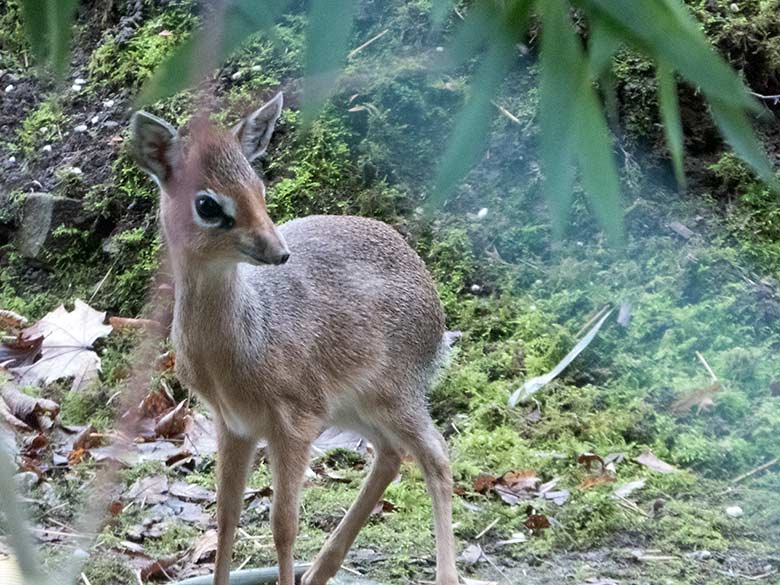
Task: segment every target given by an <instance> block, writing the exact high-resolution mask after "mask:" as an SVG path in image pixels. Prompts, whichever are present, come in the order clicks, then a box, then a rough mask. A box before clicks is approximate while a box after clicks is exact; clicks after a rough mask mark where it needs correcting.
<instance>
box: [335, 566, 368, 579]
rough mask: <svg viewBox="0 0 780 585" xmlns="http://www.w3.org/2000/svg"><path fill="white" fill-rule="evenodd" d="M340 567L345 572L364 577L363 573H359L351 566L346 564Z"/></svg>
mask: <svg viewBox="0 0 780 585" xmlns="http://www.w3.org/2000/svg"><path fill="white" fill-rule="evenodd" d="M341 568H342V570H344V571H346V572H347V573H352V574H353V575H355V576H356V577H364V575H363V573H361V572H360V571H356V570H355V569H353V568H352V567H348V566H346V565H341Z"/></svg>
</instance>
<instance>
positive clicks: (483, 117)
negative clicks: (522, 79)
mask: <svg viewBox="0 0 780 585" xmlns="http://www.w3.org/2000/svg"><path fill="white" fill-rule="evenodd" d="M513 55H514V43H513V42H507V40H506V39H502V40H501V42H499V41H496V42H495V43H494V44H493V45H492V46H491V47H490V49H489V50H488V53H487V55H486V56H485V59H484V61H483V62H482V64H481V65H480V67H479V69H478V71H477V74H476V75H475V77H474V79H473V80H472V84H471V92H472V93H471V96H470V97H469V99H468V101H467V102H466V105H465V106H464V107H463V109H462V110H461V111H460V113H459V114H458V117H457V119H456V121H455V128H454V130H453V132H452V135H451V136H450V139H449V141H448V142H447V148H446V150H445V151H444V156H443V157H442V160H441V162H440V163H439V168H438V171H437V174H436V179H435V180H434V187H433V192H432V195H431V197H430V198H429V199H428V205H429V207H430V206H437V205H440V204H441V203H442V201H443V199H444V197H446V196H447V194H449V193H450V191H452V189H454V188H455V186H456V185H457V184H458V183H460V181H461V180H462V179H463V178H464V177H465V176H466V175H467V174H468V172H469V171H470V170H471V167H473V166H474V164H476V163H477V162H478V161H479V158H480V155H481V154H482V152H483V151H484V148H485V140H486V137H487V134H488V131H489V130H490V123H491V120H492V119H493V113H494V108H493V105H492V104H491V103H490V102H491V100H492V99H493V98H494V97H495V94H496V92H497V91H498V88H499V86H500V85H501V82H502V81H503V80H504V77H506V74H507V73H508V71H509V67H510V65H511V63H512V57H513Z"/></svg>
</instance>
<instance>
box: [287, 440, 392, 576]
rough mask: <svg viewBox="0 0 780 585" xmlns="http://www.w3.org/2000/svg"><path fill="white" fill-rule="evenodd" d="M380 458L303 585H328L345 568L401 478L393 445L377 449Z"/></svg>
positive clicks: (307, 572)
mask: <svg viewBox="0 0 780 585" xmlns="http://www.w3.org/2000/svg"><path fill="white" fill-rule="evenodd" d="M374 447H375V448H376V450H377V451H376V457H375V458H374V463H373V465H372V466H371V471H370V472H369V474H368V477H367V478H366V480H365V482H364V483H363V487H362V488H361V490H360V494H358V497H357V499H356V500H355V502H354V503H353V504H352V506H351V507H350V508H349V511H348V512H347V514H346V516H344V518H342V520H341V522H340V523H339V525H338V527H337V528H336V530H335V531H334V532H333V534H331V535H330V537H329V538H328V540H327V542H326V543H325V545H324V546H323V547H322V550H320V552H319V554H318V555H317V558H316V559H315V560H314V564H313V565H312V566H311V568H309V570H308V571H306V573H305V574H304V576H303V579H302V581H301V584H302V585H325V583H327V582H328V579H330V578H331V577H333V576H334V575H335V574H336V573H337V572H338V570H339V568H340V567H341V563H342V561H343V560H344V557H345V556H346V554H347V552H348V551H349V547H350V546H351V545H352V542H353V541H354V540H355V537H356V536H357V535H358V532H360V529H361V528H362V527H363V524H365V522H366V520H367V519H368V517H369V515H370V514H371V511H372V510H373V509H374V506H375V505H376V503H377V502H378V501H379V498H381V497H382V494H383V493H384V492H385V489H386V488H387V486H388V485H389V484H390V482H391V481H393V478H394V477H395V476H396V475H397V474H398V469H399V468H400V466H401V456H400V455H399V454H398V452H397V451H396V450H395V449H393V448H392V447H390V446H389V445H381V444H380V445H374Z"/></svg>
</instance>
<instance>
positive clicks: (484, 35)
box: [443, 0, 500, 67]
mask: <svg viewBox="0 0 780 585" xmlns="http://www.w3.org/2000/svg"><path fill="white" fill-rule="evenodd" d="M499 17H500V13H499V12H497V11H496V9H495V5H494V3H493V0H485V1H484V2H478V3H476V4H473V5H472V7H471V9H470V10H469V11H468V12H467V13H466V17H465V20H464V21H463V23H462V24H461V25H460V26H459V27H458V29H457V30H456V31H455V34H454V35H453V36H452V39H451V40H450V41H449V43H448V44H447V50H446V51H445V53H444V60H443V62H444V65H445V66H446V67H457V66H458V65H462V64H463V63H464V62H466V61H467V60H469V59H471V58H472V57H473V56H474V55H476V54H477V53H479V51H481V50H482V49H483V48H484V47H485V46H486V45H487V44H488V41H489V40H490V38H491V36H492V35H493V34H494V31H495V25H496V23H497V22H499Z"/></svg>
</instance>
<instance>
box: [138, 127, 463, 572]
mask: <svg viewBox="0 0 780 585" xmlns="http://www.w3.org/2000/svg"><path fill="white" fill-rule="evenodd" d="M136 127H137V129H136V132H137V133H139V134H142V136H141V137H140V138H139V139H138V140H139V141H140V140H142V139H144V137H145V136H146V135H145V134H144V128H143V126H140V127H139V125H138V124H136ZM154 138H156V136H154V135H153V136H152V137H151V138H150V140H152V141H153V139H154ZM177 149H178V150H176V151H175V156H176V157H177V159H176V161H175V163H174V164H172V166H171V168H172V172H171V175H170V176H171V178H170V180H168V181H167V182H163V181H160V182H161V183H162V188H163V191H164V195H163V201H162V205H161V218H162V223H163V226H164V231H165V235H166V240H167V242H168V246H169V251H170V255H171V262H172V265H173V268H174V275H175V281H176V305H175V310H174V323H173V334H172V338H173V342H174V345H175V347H176V350H177V362H176V370H177V374H178V375H179V376H180V378H181V379H182V381H183V382H184V383H186V384H188V385H190V386H191V387H192V388H194V389H195V390H196V391H197V392H198V394H199V395H200V396H201V397H202V398H203V400H204V401H205V402H206V403H207V404H208V405H209V407H210V408H211V410H212V411H213V412H214V414H215V417H216V420H217V421H218V427H219V429H218V430H219V459H218V486H219V491H218V502H217V520H218V527H219V547H218V553H217V561H216V572H215V578H214V583H215V585H227V583H228V572H229V566H230V559H231V550H232V546H233V538H234V532H235V528H236V525H237V523H238V519H239V517H240V513H241V503H242V493H243V489H244V483H245V479H246V475H247V472H248V470H249V466H250V463H251V460H252V455H253V453H254V449H255V444H256V442H257V440H258V439H260V438H265V439H267V441H268V445H269V448H268V450H269V459H270V464H271V470H272V475H273V487H274V498H273V509H272V529H273V536H274V542H275V545H276V550H277V555H278V560H279V567H280V574H279V583H280V584H281V585H292V584H293V555H292V548H293V544H294V541H295V536H296V533H297V527H298V507H299V495H300V488H301V485H302V482H303V477H304V473H305V471H306V468H307V465H308V461H309V449H310V446H311V444H312V442H313V441H314V439H315V438H316V437H317V435H318V434H319V433H320V432H321V431H322V430H323V428H325V427H326V426H327V425H331V424H336V425H339V426H342V427H345V428H350V429H354V430H356V431H357V432H360V433H362V434H363V435H364V436H366V437H367V438H368V439H369V440H370V441H371V442H372V443H373V445H374V446H375V451H376V457H375V461H374V464H373V467H372V469H371V472H370V473H369V476H368V478H367V479H366V482H365V484H364V486H363V489H362V491H361V493H360V495H359V496H358V498H357V500H356V501H355V503H354V505H353V506H352V508H350V510H349V512H348V513H347V515H346V516H345V517H344V519H343V520H342V522H341V523H340V524H339V526H338V528H337V529H336V530H335V532H334V533H333V534H332V535H331V537H330V538H329V539H328V542H327V543H326V544H325V546H324V547H323V549H322V551H320V554H319V555H318V556H317V558H316V560H315V561H314V564H313V565H312V567H311V568H310V569H309V570H308V571H307V572H306V574H305V575H304V577H303V584H304V585H324V583H326V581H327V580H328V579H329V578H330V577H332V576H333V575H334V574H335V573H336V571H337V570H338V569H339V567H340V566H341V562H342V560H343V559H344V556H345V555H346V553H347V551H348V549H349V546H350V545H351V543H352V541H353V540H354V538H355V536H356V535H357V533H358V531H359V530H360V528H361V526H362V525H363V523H364V522H365V520H366V519H367V517H368V516H369V514H370V512H371V510H372V508H373V506H374V505H375V503H376V502H377V501H378V500H379V498H380V497H381V495H382V493H383V492H384V490H385V488H386V487H387V485H388V484H389V482H390V481H392V479H393V477H395V475H396V473H397V472H398V468H399V465H400V460H401V454H402V453H403V452H409V453H411V454H413V455H414V456H415V457H416V459H417V460H418V462H419V463H420V465H421V466H422V469H423V472H424V474H425V478H426V481H427V484H428V488H429V491H430V493H431V496H432V498H433V506H434V519H435V528H436V537H437V584H438V585H456V583H457V574H456V570H455V557H454V542H453V535H452V519H451V501H450V500H451V492H452V479H451V476H450V470H449V462H448V459H447V450H446V445H445V443H444V441H443V439H442V437H441V435H440V434H439V433H438V431H437V430H436V429H435V427H434V425H433V423H432V421H431V419H430V416H429V415H428V413H427V408H426V399H425V393H426V391H427V389H428V387H429V385H430V384H431V381H432V379H433V377H434V375H435V372H436V370H437V368H438V367H439V366H440V363H441V360H442V358H443V354H444V351H445V344H444V343H443V335H444V319H443V314H442V309H441V304H440V302H439V299H438V297H437V294H436V288H435V286H434V283H433V281H432V279H431V277H430V276H429V274H428V272H427V270H426V269H425V266H424V264H423V262H422V261H421V260H420V258H419V257H418V256H417V255H416V254H415V253H414V251H413V250H412V249H411V248H410V247H409V246H408V245H407V244H406V243H405V242H404V240H403V239H402V238H401V237H400V236H399V235H398V233H396V232H395V231H394V230H392V229H391V228H390V227H388V226H387V225H385V224H383V223H380V222H377V221H373V220H368V219H363V218H359V217H333V216H313V217H307V218H303V219H297V220H294V221H292V222H289V223H286V224H284V225H281V226H280V227H279V228H278V229H277V228H275V227H274V226H273V223H272V222H271V220H270V219H269V217H268V214H267V211H266V208H265V201H264V197H263V193H264V187H263V185H262V182H261V181H260V179H259V178H258V177H257V175H256V174H255V173H254V171H253V170H252V168H251V166H250V165H249V163H248V162H247V160H246V158H244V155H243V154H242V153H241V150H240V148H239V144H238V142H237V141H236V140H235V139H234V138H233V137H232V136H231V135H230V134H228V133H226V132H224V131H221V130H217V129H215V128H213V127H212V126H210V125H207V124H205V123H202V122H201V123H199V124H198V125H196V126H195V127H194V129H191V130H190V132H189V134H188V135H187V137H186V138H183V139H182V140H181V143H179V144H178V145H177ZM162 150H163V151H164V152H168V150H167V149H166V148H163V149H162ZM156 164H157V161H154V160H149V161H144V160H142V165H144V166H145V168H147V169H148V168H155V165H156ZM158 180H159V178H158ZM206 188H208V189H212V190H213V191H215V192H217V193H221V194H222V195H224V196H227V197H229V198H231V199H232V200H233V202H234V203H235V210H236V214H235V219H236V224H235V226H234V227H233V228H231V229H230V230H220V229H214V228H204V227H202V226H200V225H198V224H197V223H196V222H195V221H194V220H193V213H192V205H193V200H194V197H195V193H196V192H198V191H199V190H202V189H206ZM250 239H251V240H252V241H255V240H256V241H260V240H262V242H264V243H262V245H260V244H258V246H259V248H258V250H260V249H261V248H262V250H264V253H266V254H267V255H268V256H269V257H273V254H278V253H279V251H280V250H283V249H288V250H289V254H290V259H289V261H288V262H287V263H286V264H284V265H282V266H269V265H257V263H254V265H252V264H248V263H246V257H242V255H241V252H240V250H239V248H240V247H241V246H242V245H244V244H245V243H246V242H247V241H249V240H250ZM285 241H286V244H285ZM263 246H265V247H263Z"/></svg>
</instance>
